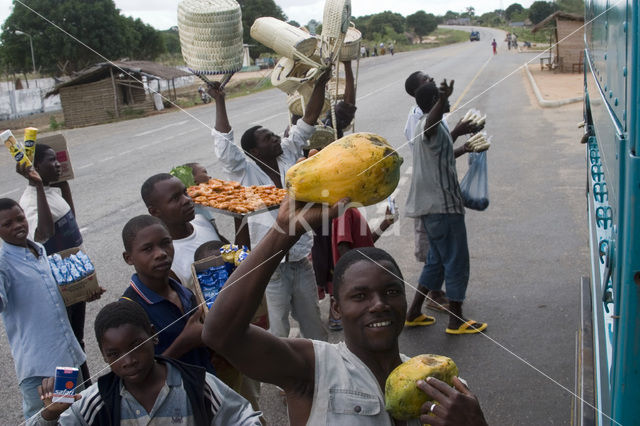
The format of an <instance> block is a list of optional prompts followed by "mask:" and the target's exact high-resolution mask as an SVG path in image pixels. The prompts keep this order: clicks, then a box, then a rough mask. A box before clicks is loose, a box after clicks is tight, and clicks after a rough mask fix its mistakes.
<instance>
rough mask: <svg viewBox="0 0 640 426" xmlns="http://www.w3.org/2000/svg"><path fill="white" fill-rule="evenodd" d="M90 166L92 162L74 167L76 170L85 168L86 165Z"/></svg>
mask: <svg viewBox="0 0 640 426" xmlns="http://www.w3.org/2000/svg"><path fill="white" fill-rule="evenodd" d="M91 166H93V163H87V164H85V165H83V166H80V167H76V168H75V169H76V170H82V169H86V168H87V167H91Z"/></svg>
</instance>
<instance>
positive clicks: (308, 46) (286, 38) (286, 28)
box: [251, 17, 318, 59]
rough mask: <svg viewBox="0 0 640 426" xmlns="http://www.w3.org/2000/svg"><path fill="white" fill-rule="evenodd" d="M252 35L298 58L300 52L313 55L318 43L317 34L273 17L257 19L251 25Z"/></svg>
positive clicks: (269, 46)
mask: <svg viewBox="0 0 640 426" xmlns="http://www.w3.org/2000/svg"><path fill="white" fill-rule="evenodd" d="M251 37H253V38H254V39H255V40H257V41H259V42H260V43H262V44H264V45H265V46H267V47H268V48H270V49H273V50H275V51H276V52H277V53H278V54H279V55H282V56H284V57H285V58H290V59H296V58H298V55H299V54H302V55H304V56H311V55H312V54H313V52H314V51H315V50H316V45H317V44H318V41H317V39H316V37H315V36H312V35H311V34H309V33H308V32H305V31H304V30H302V29H300V28H297V27H294V26H293V25H289V24H287V23H286V22H283V21H280V20H279V19H276V18H271V17H264V18H258V19H256V20H255V22H254V23H253V25H252V26H251Z"/></svg>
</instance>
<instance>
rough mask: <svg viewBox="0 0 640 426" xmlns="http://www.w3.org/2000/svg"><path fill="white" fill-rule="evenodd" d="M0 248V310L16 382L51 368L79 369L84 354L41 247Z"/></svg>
mask: <svg viewBox="0 0 640 426" xmlns="http://www.w3.org/2000/svg"><path fill="white" fill-rule="evenodd" d="M28 244H29V245H30V246H32V247H33V248H34V249H35V250H36V252H37V253H38V256H37V257H36V256H34V255H33V253H32V252H31V250H29V249H28V248H27V247H20V246H15V245H13V244H9V243H6V242H3V243H2V246H0V312H1V313H2V320H3V322H4V326H5V329H6V330H7V338H8V339H9V345H10V346H11V354H12V355H13V359H14V361H15V365H16V376H17V377H18V382H22V381H23V380H24V379H26V378H27V377H34V376H46V377H48V376H52V375H54V374H55V372H56V367H63V366H64V367H80V365H82V363H84V362H85V360H86V356H85V354H84V352H82V348H81V347H80V344H78V340H77V339H76V338H75V336H74V335H73V330H72V329H71V325H70V324H69V318H68V317H67V311H66V309H65V306H64V301H63V300H62V296H61V295H60V291H59V290H58V284H56V281H55V279H54V278H53V275H52V274H51V269H50V268H49V261H48V260H47V253H46V251H45V249H44V247H43V246H42V245H41V244H38V243H34V242H32V241H28Z"/></svg>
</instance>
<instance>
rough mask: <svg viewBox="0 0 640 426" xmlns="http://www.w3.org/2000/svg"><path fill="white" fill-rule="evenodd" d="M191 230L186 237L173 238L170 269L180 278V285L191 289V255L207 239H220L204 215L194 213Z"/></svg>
mask: <svg viewBox="0 0 640 426" xmlns="http://www.w3.org/2000/svg"><path fill="white" fill-rule="evenodd" d="M191 225H192V226H193V232H192V233H191V235H189V236H188V237H186V238H181V239H179V240H173V249H174V254H173V263H172V264H171V270H172V271H173V272H174V273H175V274H176V275H177V276H178V278H180V281H181V282H182V285H183V286H185V287H187V288H188V289H189V290H191V291H193V277H192V275H191V264H192V263H193V255H194V253H195V252H196V250H197V249H198V247H200V246H201V245H202V244H204V243H206V242H208V241H213V240H216V241H220V236H219V235H218V233H217V232H216V230H215V229H213V225H211V223H209V222H208V221H207V219H206V218H205V217H204V216H201V215H196V217H195V219H193V220H192V221H191Z"/></svg>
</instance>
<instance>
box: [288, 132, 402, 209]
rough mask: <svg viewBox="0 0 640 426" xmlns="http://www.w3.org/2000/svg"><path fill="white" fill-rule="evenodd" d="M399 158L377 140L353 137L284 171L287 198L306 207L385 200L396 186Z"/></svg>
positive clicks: (369, 136)
mask: <svg viewBox="0 0 640 426" xmlns="http://www.w3.org/2000/svg"><path fill="white" fill-rule="evenodd" d="M401 164H402V157H400V155H398V153H397V152H396V151H395V149H394V148H393V147H392V146H391V145H390V144H389V142H387V140H386V139H384V138H383V137H381V136H378V135H376V134H373V133H354V134H351V135H347V136H345V137H343V138H340V139H338V140H337V141H335V142H332V143H331V144H329V145H327V146H326V147H325V148H324V149H323V150H322V151H320V152H319V153H317V154H316V155H314V156H312V157H309V158H307V159H306V160H304V161H302V162H300V163H298V164H296V165H294V166H293V167H291V168H290V169H289V170H288V171H287V175H286V187H287V190H288V192H289V196H290V197H291V198H294V199H296V200H298V201H305V202H310V203H327V204H334V203H335V202H337V201H339V200H341V199H343V198H345V197H349V198H350V199H351V202H353V203H360V204H362V205H363V206H368V205H371V204H375V203H377V202H379V201H382V200H384V199H385V198H387V197H388V196H389V195H391V193H392V192H393V191H394V190H395V189H396V187H397V186H398V181H399V180H400V165H401Z"/></svg>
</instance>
